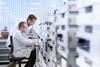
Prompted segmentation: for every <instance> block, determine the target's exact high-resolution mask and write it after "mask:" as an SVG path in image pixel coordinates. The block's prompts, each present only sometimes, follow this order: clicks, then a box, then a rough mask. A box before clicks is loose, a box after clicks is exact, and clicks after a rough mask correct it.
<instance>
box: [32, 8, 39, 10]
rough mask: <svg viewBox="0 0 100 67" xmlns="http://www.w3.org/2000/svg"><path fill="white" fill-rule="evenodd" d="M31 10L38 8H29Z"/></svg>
mask: <svg viewBox="0 0 100 67" xmlns="http://www.w3.org/2000/svg"><path fill="white" fill-rule="evenodd" d="M30 9H31V10H34V9H38V8H30Z"/></svg>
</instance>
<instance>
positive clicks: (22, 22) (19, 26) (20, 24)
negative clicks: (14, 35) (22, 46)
mask: <svg viewBox="0 0 100 67" xmlns="http://www.w3.org/2000/svg"><path fill="white" fill-rule="evenodd" d="M24 24H26V23H25V22H24V21H21V22H20V23H19V24H18V29H20V28H21V27H22V26H23V25H24Z"/></svg>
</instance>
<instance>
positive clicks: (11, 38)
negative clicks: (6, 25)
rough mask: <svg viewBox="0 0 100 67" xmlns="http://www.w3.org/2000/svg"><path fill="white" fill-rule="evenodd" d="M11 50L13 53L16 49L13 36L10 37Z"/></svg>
mask: <svg viewBox="0 0 100 67" xmlns="http://www.w3.org/2000/svg"><path fill="white" fill-rule="evenodd" d="M10 43H11V44H10V48H11V51H10V52H11V53H13V50H14V47H13V37H12V36H10Z"/></svg>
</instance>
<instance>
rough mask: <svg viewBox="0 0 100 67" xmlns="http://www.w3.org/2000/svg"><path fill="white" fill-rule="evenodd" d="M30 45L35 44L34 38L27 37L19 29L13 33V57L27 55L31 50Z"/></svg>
mask: <svg viewBox="0 0 100 67" xmlns="http://www.w3.org/2000/svg"><path fill="white" fill-rule="evenodd" d="M32 45H35V42H34V40H32V39H28V38H27V36H26V35H25V34H24V33H22V32H20V31H19V30H16V31H15V32H14V33H13V46H14V52H13V55H14V56H15V57H29V56H30V53H31V51H32Z"/></svg>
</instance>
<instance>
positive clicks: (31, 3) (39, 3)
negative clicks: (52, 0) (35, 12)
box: [31, 3, 40, 5]
mask: <svg viewBox="0 0 100 67" xmlns="http://www.w3.org/2000/svg"><path fill="white" fill-rule="evenodd" d="M31 4H32V5H39V4H40V3H31Z"/></svg>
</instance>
